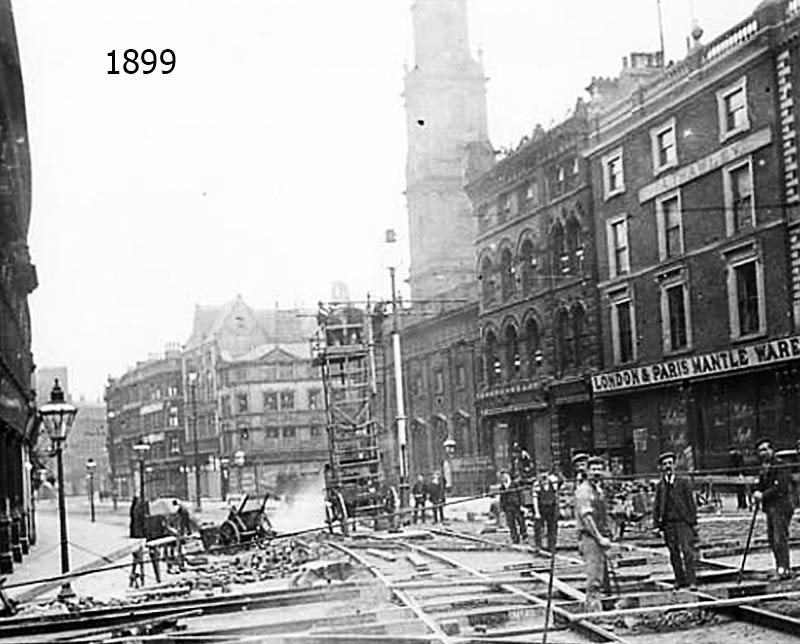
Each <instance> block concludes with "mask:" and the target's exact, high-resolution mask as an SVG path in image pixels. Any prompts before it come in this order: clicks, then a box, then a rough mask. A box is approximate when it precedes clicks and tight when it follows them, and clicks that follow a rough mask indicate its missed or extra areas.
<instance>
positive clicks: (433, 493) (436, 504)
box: [411, 471, 447, 523]
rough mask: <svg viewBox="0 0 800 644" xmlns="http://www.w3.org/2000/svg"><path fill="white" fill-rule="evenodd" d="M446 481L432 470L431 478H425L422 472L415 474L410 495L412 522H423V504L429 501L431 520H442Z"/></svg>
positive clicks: (437, 521)
mask: <svg viewBox="0 0 800 644" xmlns="http://www.w3.org/2000/svg"><path fill="white" fill-rule="evenodd" d="M446 490H447V482H446V481H445V479H444V477H443V476H442V474H441V473H440V472H438V471H437V472H434V473H433V476H432V477H431V480H430V481H428V480H426V479H425V476H424V475H422V474H418V475H417V480H416V481H414V485H412V486H411V496H412V497H413V498H414V514H413V515H412V520H413V521H414V523H417V521H419V520H421V521H422V523H425V506H426V504H427V503H428V502H429V501H430V503H431V505H432V506H433V508H432V511H433V522H434V523H439V522H440V521H444V504H445V499H446Z"/></svg>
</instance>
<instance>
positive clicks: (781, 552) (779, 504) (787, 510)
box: [753, 438, 794, 579]
mask: <svg viewBox="0 0 800 644" xmlns="http://www.w3.org/2000/svg"><path fill="white" fill-rule="evenodd" d="M756 451H757V452H758V458H759V460H760V461H761V469H760V470H759V473H758V485H757V486H756V491H755V492H753V501H755V503H756V504H757V505H760V506H761V507H762V509H763V510H764V514H766V515H767V539H768V540H769V546H770V548H771V549H772V554H773V556H774V557H775V566H776V568H777V571H776V574H775V576H776V577H777V578H778V579H790V578H791V576H792V572H791V566H790V563H789V522H790V521H791V520H792V513H793V512H794V508H793V507H792V501H791V490H792V481H791V475H790V473H789V469H788V468H787V467H786V465H785V464H784V463H783V461H781V459H779V458H778V457H777V456H775V450H774V449H773V447H772V441H771V440H770V439H769V438H762V439H760V440H759V441H757V442H756Z"/></svg>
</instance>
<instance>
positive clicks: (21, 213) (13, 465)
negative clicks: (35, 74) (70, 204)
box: [0, 0, 49, 574]
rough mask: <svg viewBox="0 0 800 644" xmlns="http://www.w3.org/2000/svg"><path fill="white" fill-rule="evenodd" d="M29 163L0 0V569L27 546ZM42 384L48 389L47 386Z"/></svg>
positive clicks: (6, 6)
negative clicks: (0, 214)
mask: <svg viewBox="0 0 800 644" xmlns="http://www.w3.org/2000/svg"><path fill="white" fill-rule="evenodd" d="M30 209H31V168H30V153H29V143H28V130H27V122H26V116H25V96H24V93H23V87H22V74H21V72H20V65H19V51H18V49H17V39H16V34H15V30H14V17H13V14H12V11H11V4H10V1H9V0H0V212H1V213H2V216H1V217H0V574H7V573H10V572H12V570H13V567H14V563H20V562H22V558H23V555H24V554H26V553H27V552H28V546H29V535H30V530H29V527H30V524H31V517H30V508H31V505H30V493H31V485H30V482H31V476H30V467H31V454H30V452H31V449H32V447H33V445H34V444H35V443H36V433H37V431H38V423H37V422H36V405H35V399H34V392H33V389H32V372H33V368H34V365H33V357H32V355H31V324H30V316H29V311H28V295H29V294H30V293H31V292H33V290H34V289H35V288H36V286H37V277H36V269H35V267H34V266H33V264H31V260H30V255H29V253H28V226H29V223H30ZM48 391H49V390H48Z"/></svg>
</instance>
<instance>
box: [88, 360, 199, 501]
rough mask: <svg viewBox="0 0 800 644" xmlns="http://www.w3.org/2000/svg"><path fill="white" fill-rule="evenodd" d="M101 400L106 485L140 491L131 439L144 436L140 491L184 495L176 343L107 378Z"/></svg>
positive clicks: (124, 494) (121, 493) (117, 491)
mask: <svg viewBox="0 0 800 644" xmlns="http://www.w3.org/2000/svg"><path fill="white" fill-rule="evenodd" d="M105 402H106V419H107V423H108V467H109V469H110V470H111V490H109V491H110V492H111V493H112V494H114V495H116V496H117V497H121V498H131V497H132V496H134V495H138V494H139V489H140V485H141V482H140V478H139V476H140V467H139V460H138V457H137V454H136V451H135V450H134V449H133V445H135V444H136V443H140V442H142V441H144V442H146V443H148V444H149V445H150V449H149V450H148V451H147V454H146V456H145V494H146V495H147V496H149V497H158V496H178V497H184V498H185V497H186V476H185V473H184V471H185V465H186V458H187V456H188V455H189V454H190V451H189V446H190V444H189V443H187V441H186V438H185V430H184V401H183V389H182V387H181V354H180V351H179V349H178V348H177V346H175V347H170V348H168V349H167V351H166V352H165V354H164V355H163V356H153V357H151V358H150V359H149V360H144V361H141V362H138V363H137V364H136V366H135V367H133V368H132V369H129V370H128V371H127V372H126V373H125V374H123V375H122V376H120V377H119V378H109V380H108V383H107V384H106V391H105ZM78 415H79V416H80V412H79V413H78ZM76 421H77V419H76ZM95 458H97V457H96V456H95ZM84 463H85V460H84ZM99 471H100V469H99V467H98V472H99Z"/></svg>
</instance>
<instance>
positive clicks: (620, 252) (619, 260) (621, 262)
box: [613, 221, 629, 275]
mask: <svg viewBox="0 0 800 644" xmlns="http://www.w3.org/2000/svg"><path fill="white" fill-rule="evenodd" d="M613 234H614V259H615V262H616V265H617V275H623V274H625V273H627V272H628V269H629V264H628V236H627V226H626V225H625V222H624V221H620V222H617V223H616V224H614V226H613Z"/></svg>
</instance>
